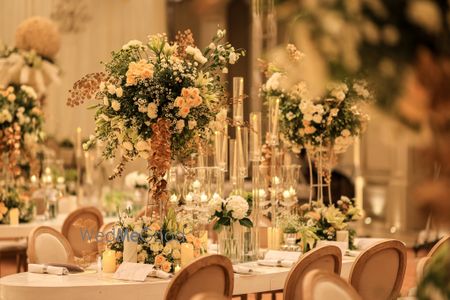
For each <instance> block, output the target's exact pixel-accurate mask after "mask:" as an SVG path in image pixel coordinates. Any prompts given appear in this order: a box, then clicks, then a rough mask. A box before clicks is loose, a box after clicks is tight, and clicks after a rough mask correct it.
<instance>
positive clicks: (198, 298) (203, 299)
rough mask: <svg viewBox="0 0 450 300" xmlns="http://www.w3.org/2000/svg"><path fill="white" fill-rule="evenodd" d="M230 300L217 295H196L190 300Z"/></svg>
mask: <svg viewBox="0 0 450 300" xmlns="http://www.w3.org/2000/svg"><path fill="white" fill-rule="evenodd" d="M226 299H228V298H227V297H225V296H224V295H220V294H216V293H201V294H197V295H194V296H193V297H192V298H191V299H190V300H226Z"/></svg>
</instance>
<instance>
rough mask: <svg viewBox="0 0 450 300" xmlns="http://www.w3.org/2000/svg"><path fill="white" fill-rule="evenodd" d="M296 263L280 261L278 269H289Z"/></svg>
mask: <svg viewBox="0 0 450 300" xmlns="http://www.w3.org/2000/svg"><path fill="white" fill-rule="evenodd" d="M295 263H296V262H295V261H293V260H282V261H281V262H280V267H285V268H290V267H292V266H293V265H294V264H295Z"/></svg>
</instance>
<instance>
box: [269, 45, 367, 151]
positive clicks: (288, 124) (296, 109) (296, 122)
mask: <svg viewBox="0 0 450 300" xmlns="http://www.w3.org/2000/svg"><path fill="white" fill-rule="evenodd" d="M287 52H288V57H289V58H290V59H291V60H292V62H293V63H300V61H301V60H302V58H303V54H302V53H301V52H299V51H298V50H297V49H296V48H295V46H294V45H292V44H289V45H288V46H287ZM286 72H287V71H284V70H282V69H280V68H279V67H277V66H275V65H273V64H269V66H268V68H267V74H268V75H269V78H268V80H267V82H266V83H265V84H264V85H263V86H262V88H261V93H262V95H263V97H264V98H266V99H268V98H270V97H277V98H279V99H280V123H281V124H280V125H281V133H282V139H283V140H284V141H285V142H286V144H287V145H288V146H290V147H291V149H292V150H293V152H294V153H299V152H300V150H301V149H302V148H305V147H307V148H313V149H314V148H321V147H326V146H331V147H332V149H333V150H334V152H335V153H342V152H345V151H346V150H347V148H348V147H349V146H350V145H351V144H352V143H353V139H354V137H356V136H358V135H359V134H360V133H361V132H362V131H364V128H365V125H366V123H367V121H368V116H367V115H366V114H364V113H363V112H362V111H361V109H360V107H359V106H358V104H359V102H361V101H368V100H369V99H370V98H371V94H370V92H369V90H368V88H367V84H366V83H365V82H363V81H354V82H353V83H352V84H347V83H344V82H339V83H332V84H329V85H328V87H327V90H326V91H325V93H324V94H323V95H322V96H320V97H316V98H313V97H311V96H310V92H309V90H308V87H307V85H306V82H304V81H300V82H296V83H292V84H291V85H290V86H289V85H288V84H286V82H289V78H288V75H287V73H286Z"/></svg>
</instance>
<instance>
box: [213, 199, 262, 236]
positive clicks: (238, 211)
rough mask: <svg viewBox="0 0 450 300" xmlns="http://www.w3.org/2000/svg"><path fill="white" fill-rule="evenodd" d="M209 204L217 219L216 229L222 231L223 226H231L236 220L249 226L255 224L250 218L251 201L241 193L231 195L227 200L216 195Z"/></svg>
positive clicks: (214, 218) (214, 217)
mask: <svg viewBox="0 0 450 300" xmlns="http://www.w3.org/2000/svg"><path fill="white" fill-rule="evenodd" d="M208 204H209V208H210V211H211V214H212V219H213V220H216V223H215V224H214V230H216V231H221V230H222V227H223V226H231V225H232V224H233V223H235V222H239V224H240V225H242V226H244V227H247V228H250V227H252V226H253V223H252V221H251V220H250V219H249V218H248V216H249V215H250V213H251V207H250V205H249V201H248V200H247V199H246V198H244V197H242V196H240V195H231V196H229V197H228V198H227V199H225V200H224V199H222V198H221V197H220V196H218V195H215V196H214V197H213V198H212V199H211V200H210V201H209V203H208Z"/></svg>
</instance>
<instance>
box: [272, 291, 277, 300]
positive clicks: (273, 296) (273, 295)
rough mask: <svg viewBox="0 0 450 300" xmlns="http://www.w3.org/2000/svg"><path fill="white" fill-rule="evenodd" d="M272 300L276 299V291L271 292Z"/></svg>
mask: <svg viewBox="0 0 450 300" xmlns="http://www.w3.org/2000/svg"><path fill="white" fill-rule="evenodd" d="M272 300H277V292H272Z"/></svg>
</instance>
